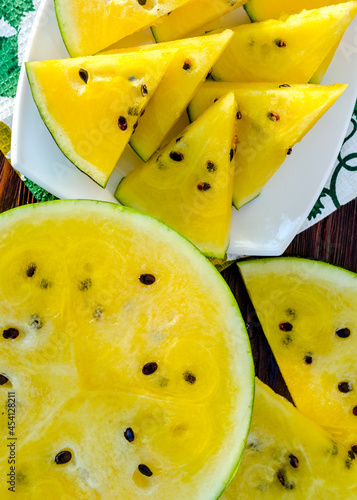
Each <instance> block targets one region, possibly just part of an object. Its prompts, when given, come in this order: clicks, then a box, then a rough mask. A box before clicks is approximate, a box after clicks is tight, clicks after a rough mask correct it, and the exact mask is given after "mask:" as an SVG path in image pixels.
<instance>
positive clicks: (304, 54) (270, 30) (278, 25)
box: [212, 1, 357, 83]
mask: <svg viewBox="0 0 357 500" xmlns="http://www.w3.org/2000/svg"><path fill="white" fill-rule="evenodd" d="M356 13H357V2H355V1H354V2H347V3H342V4H339V5H331V6H328V7H322V8H321V9H314V10H309V11H303V12H301V13H300V14H294V15H292V16H290V17H288V18H287V19H280V20H269V21H263V22H261V23H253V24H245V25H243V26H238V27H236V28H233V31H234V33H235V35H234V37H233V38H232V41H231V42H230V44H229V45H228V47H227V48H226V50H225V51H224V52H223V54H222V56H221V57H220V59H219V60H218V62H217V63H216V64H215V66H214V68H213V72H212V76H213V78H214V79H215V80H223V81H230V82H286V83H290V82H291V83H307V82H308V81H309V80H310V79H311V77H312V76H313V74H314V73H315V71H316V70H317V69H318V68H319V67H320V65H321V64H322V62H323V61H324V60H325V59H326V57H327V56H329V55H331V51H332V50H334V49H335V48H336V44H337V43H338V42H339V41H340V39H341V37H342V35H343V33H344V31H345V30H346V28H347V27H348V25H349V24H350V23H351V21H352V20H353V18H354V17H355V15H356Z"/></svg>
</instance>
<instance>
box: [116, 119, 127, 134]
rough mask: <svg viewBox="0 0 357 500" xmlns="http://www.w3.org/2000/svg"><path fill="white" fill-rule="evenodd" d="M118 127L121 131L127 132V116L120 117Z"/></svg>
mask: <svg viewBox="0 0 357 500" xmlns="http://www.w3.org/2000/svg"><path fill="white" fill-rule="evenodd" d="M118 127H119V128H120V130H123V131H125V130H126V129H127V128H128V122H127V121H126V118H125V116H119V118H118Z"/></svg>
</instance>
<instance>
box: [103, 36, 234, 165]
mask: <svg viewBox="0 0 357 500" xmlns="http://www.w3.org/2000/svg"><path fill="white" fill-rule="evenodd" d="M232 36H233V33H232V31H230V30H226V31H224V32H223V33H220V34H218V35H208V36H202V37H196V38H189V39H187V40H178V41H175V42H167V43H160V44H159V45H153V44H151V45H142V46H139V47H134V48H131V49H129V50H134V51H135V50H137V51H139V52H140V53H147V54H148V57H149V56H150V55H151V54H155V53H156V52H157V51H161V50H163V49H164V50H177V52H176V54H175V55H174V57H173V60H172V61H171V63H170V65H169V67H168V69H167V72H166V74H165V76H164V78H163V79H162V82H161V84H160V85H159V87H158V89H157V92H156V93H155V95H154V97H153V99H152V100H151V102H150V105H149V106H148V107H147V109H146V111H145V115H144V116H143V117H142V118H141V120H140V122H139V125H138V127H137V129H136V130H135V134H134V135H133V136H132V137H131V140H130V145H131V147H132V148H133V149H134V151H135V152H136V153H137V154H138V155H139V156H140V158H142V159H143V160H144V161H148V160H149V159H150V158H151V156H152V155H153V154H154V153H155V151H157V150H158V149H159V147H160V146H161V144H162V142H163V141H164V139H165V137H166V136H167V134H168V133H169V132H170V130H171V129H172V127H173V126H174V125H175V123H176V122H177V121H178V120H179V118H180V116H181V115H182V113H183V112H184V111H185V109H186V107H187V106H188V104H189V102H190V100H191V99H192V97H193V96H194V94H195V92H196V91H197V89H198V87H199V85H201V84H202V83H203V82H204V80H205V79H206V76H207V73H208V72H209V71H210V69H211V68H212V66H213V64H214V63H215V62H216V61H217V59H218V57H219V56H220V54H221V53H222V51H223V50H224V48H225V47H226V46H227V44H228V42H229V40H230V39H231V38H232ZM124 50H128V49H124ZM118 51H120V52H122V51H123V49H120V50H118V49H115V48H114V49H112V50H110V51H109V52H108V53H113V52H118Z"/></svg>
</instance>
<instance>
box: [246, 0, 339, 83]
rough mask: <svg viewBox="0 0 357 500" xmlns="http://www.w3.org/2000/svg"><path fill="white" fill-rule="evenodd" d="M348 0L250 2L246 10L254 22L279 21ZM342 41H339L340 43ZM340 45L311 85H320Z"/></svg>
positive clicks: (325, 60) (314, 76)
mask: <svg viewBox="0 0 357 500" xmlns="http://www.w3.org/2000/svg"><path fill="white" fill-rule="evenodd" d="M347 1H348V0H269V2H267V1H266V0H249V1H248V2H247V3H246V4H245V5H244V8H245V10H246V12H247V14H248V16H249V17H250V19H251V21H252V22H257V21H266V20H267V19H279V18H280V17H281V16H285V15H291V14H298V13H299V12H301V11H302V10H304V9H317V8H319V7H325V6H327V5H334V4H336V3H342V2H347ZM341 37H342V35H341ZM341 37H340V38H341ZM339 42H340V40H338V43H339ZM338 43H336V45H335V46H334V47H333V48H332V49H331V51H330V53H329V55H328V56H327V57H326V58H325V59H324V60H323V62H322V63H321V65H320V67H319V68H318V69H317V70H316V71H315V73H314V75H313V76H312V77H311V79H310V82H311V83H320V82H321V80H322V78H323V76H324V74H325V73H326V70H327V68H328V67H329V65H330V63H331V61H332V58H333V56H334V54H335V52H336V49H337V47H338Z"/></svg>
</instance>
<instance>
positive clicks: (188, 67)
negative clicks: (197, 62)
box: [182, 59, 192, 71]
mask: <svg viewBox="0 0 357 500" xmlns="http://www.w3.org/2000/svg"><path fill="white" fill-rule="evenodd" d="M191 67H192V63H191V61H190V60H189V59H186V61H185V62H184V63H183V66H182V68H183V69H184V70H185V71H188V70H189V69H191Z"/></svg>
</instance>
